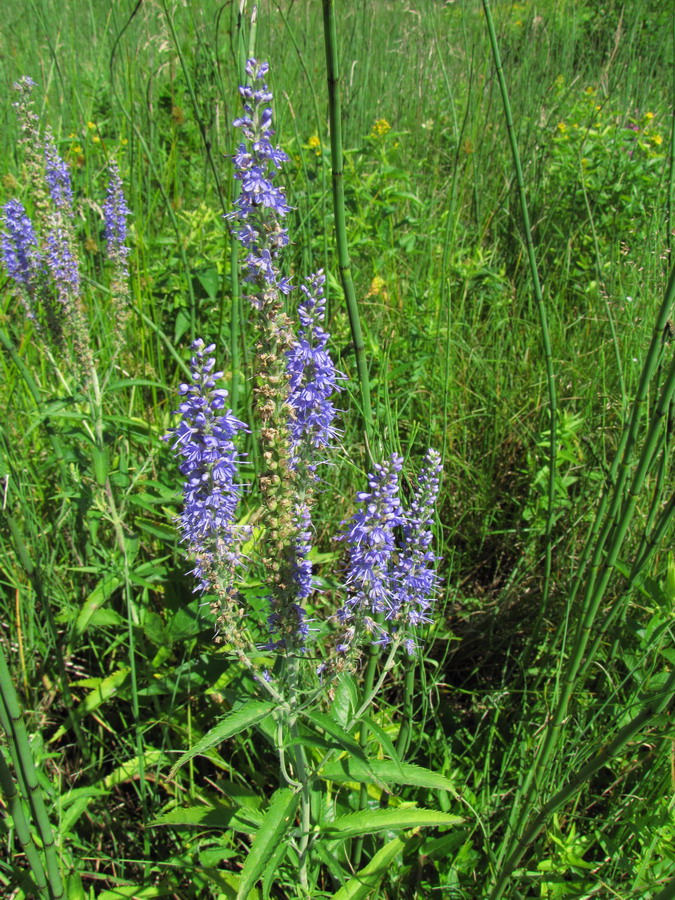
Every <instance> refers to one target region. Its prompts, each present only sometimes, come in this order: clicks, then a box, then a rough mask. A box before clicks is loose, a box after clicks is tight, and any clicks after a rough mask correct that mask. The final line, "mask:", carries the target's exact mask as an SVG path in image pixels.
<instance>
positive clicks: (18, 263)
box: [2, 200, 42, 315]
mask: <svg viewBox="0 0 675 900" xmlns="http://www.w3.org/2000/svg"><path fill="white" fill-rule="evenodd" d="M2 224H3V226H4V230H3V232H2V257H3V260H4V262H5V267H6V269H7V274H8V275H9V277H10V278H13V279H14V281H16V282H17V283H18V284H20V285H23V286H24V287H25V288H26V289H27V290H28V291H29V293H30V294H33V292H34V289H35V284H36V282H37V277H38V273H39V271H40V269H41V268H42V260H41V256H40V251H39V249H38V240H37V235H36V233H35V229H34V228H33V223H32V222H31V220H30V218H29V217H28V215H27V214H26V210H25V209H24V207H23V205H22V204H21V203H20V202H19V201H18V200H8V201H7V203H6V204H5V206H4V209H3V220H2ZM31 315H32V313H31Z"/></svg>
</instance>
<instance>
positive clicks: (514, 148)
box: [483, 0, 558, 640]
mask: <svg viewBox="0 0 675 900" xmlns="http://www.w3.org/2000/svg"><path fill="white" fill-rule="evenodd" d="M483 9H484V10H485V21H486V24H487V28H488V34H489V36H490V46H491V48H492V55H493V57H494V63H495V69H496V71H497V80H498V82H499V90H500V93H501V97H502V104H503V106H504V116H505V118H506V128H507V131H508V135H509V144H510V147H511V155H512V157H513V167H514V170H515V175H516V185H517V188H518V199H519V201H520V213H521V216H522V220H523V231H524V235H525V246H526V248H527V260H528V264H529V267H530V275H531V278H532V287H533V290H534V297H535V301H536V304H537V312H538V314H539V325H540V329H541V340H542V345H543V349H544V360H545V365H546V388H547V391H548V405H549V452H548V466H549V471H548V497H547V511H546V527H545V532H544V544H545V554H546V555H545V561H544V585H543V589H542V599H541V607H540V609H539V613H538V615H537V622H536V624H535V627H534V630H533V640H536V634H537V632H538V630H539V625H540V624H541V622H542V621H543V617H544V615H545V612H546V606H547V604H548V596H549V591H550V586H551V566H552V558H553V541H552V531H553V517H554V513H555V477H556V462H557V411H558V403H557V397H556V388H555V375H554V371H553V355H552V352H551V337H550V334H549V328H548V315H547V312H546V304H545V302H544V295H543V293H542V289H541V282H540V279H539V269H538V268H537V259H536V255H535V250H534V243H533V241H532V227H531V225H530V214H529V212H528V207H527V195H526V193H525V181H524V178H523V169H522V166H521V163H520V153H519V151H518V143H517V141H516V132H515V128H514V125H513V116H512V115H511V104H510V102H509V94H508V90H507V87H506V79H505V78H504V70H503V68H502V61H501V57H500V53H499V45H498V42H497V33H496V31H495V26H494V22H493V19H492V11H491V9H490V0H483Z"/></svg>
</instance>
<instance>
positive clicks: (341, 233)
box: [323, 0, 375, 459]
mask: <svg viewBox="0 0 675 900" xmlns="http://www.w3.org/2000/svg"><path fill="white" fill-rule="evenodd" d="M323 34H324V43H325V49H326V74H327V78H328V110H329V119H330V155H331V169H332V178H333V213H334V216H335V240H336V244H337V253H338V262H339V266H340V281H341V282H342V289H343V291H344V295H345V302H346V304H347V314H348V316H349V326H350V328H351V332H352V340H353V342H354V355H355V357H356V370H357V374H358V380H359V391H360V395H361V417H362V422H363V431H364V437H365V443H366V456H367V457H369V458H371V459H372V458H373V452H374V449H375V448H374V445H373V437H374V435H373V413H372V407H371V400H370V374H369V372H368V362H367V360H366V350H365V346H364V343H363V332H362V330H361V318H360V315H359V305H358V302H357V300H356V291H355V290H354V281H353V278H352V269H351V262H350V259H349V247H348V244H347V227H346V215H345V188H344V157H343V151H342V112H341V102H340V74H339V71H340V70H339V65H338V48H337V24H336V17H335V2H334V0H323Z"/></svg>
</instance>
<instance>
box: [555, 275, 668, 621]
mask: <svg viewBox="0 0 675 900" xmlns="http://www.w3.org/2000/svg"><path fill="white" fill-rule="evenodd" d="M674 303H675V266H674V267H673V268H672V270H671V273H670V278H669V279H668V286H667V288H666V293H665V296H664V298H663V303H662V304H661V308H660V309H659V312H658V315H657V317H656V321H655V322H654V329H653V331H652V337H651V341H650V344H649V349H648V350H647V355H646V357H645V361H644V364H643V366H642V372H641V373H640V381H639V383H638V387H637V391H636V393H635V398H634V400H633V403H632V405H631V411H630V417H629V419H628V422H626V424H625V426H624V429H623V432H622V434H621V439H620V441H619V445H618V447H617V450H616V454H615V456H614V459H613V461H612V465H611V466H610V469H609V472H608V474H607V483H606V486H605V488H604V490H603V493H602V496H601V498H600V502H599V504H598V509H597V512H596V514H595V519H594V520H593V524H592V526H591V528H590V530H589V532H588V537H587V538H586V542H585V544H584V548H583V551H582V553H581V557H580V559H579V562H578V564H577V568H576V572H575V574H574V578H573V581H572V587H571V590H570V595H569V600H568V606H569V607H570V608H571V607H572V605H573V604H574V602H575V600H576V598H577V595H578V593H579V590H580V588H581V586H582V584H584V579H585V578H586V572H587V568H588V565H589V562H590V563H591V565H592V566H594V567H595V568H596V569H597V565H598V562H599V560H600V559H601V557H602V554H603V552H604V549H605V545H606V544H607V541H608V539H609V538H610V535H611V534H612V532H613V529H614V526H615V523H616V520H617V516H618V514H619V510H620V508H621V503H622V499H623V497H624V490H625V486H626V483H627V480H628V477H629V475H630V466H631V460H632V457H633V453H634V452H635V447H636V443H637V436H638V429H639V427H640V423H641V421H642V417H643V415H644V409H645V405H646V403H647V395H648V391H649V385H650V383H651V381H652V378H653V377H654V374H655V373H656V371H657V367H658V365H659V360H660V359H661V356H662V353H663V335H664V331H665V329H666V327H667V324H668V319H669V317H670V315H671V311H672V308H673V304H674ZM608 506H609V512H608V511H607V509H608Z"/></svg>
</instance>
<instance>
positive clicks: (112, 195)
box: [103, 161, 129, 273]
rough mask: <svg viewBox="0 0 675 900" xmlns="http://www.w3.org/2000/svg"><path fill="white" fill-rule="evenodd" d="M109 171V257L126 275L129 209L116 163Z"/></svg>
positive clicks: (106, 209)
mask: <svg viewBox="0 0 675 900" xmlns="http://www.w3.org/2000/svg"><path fill="white" fill-rule="evenodd" d="M109 170H110V181H109V182H108V194H107V196H106V199H105V202H104V204H103V216H104V219H105V238H106V242H107V247H108V257H109V259H111V260H112V261H113V262H115V263H117V264H118V265H119V266H120V267H121V268H122V269H123V270H124V272H125V273H126V264H127V257H128V256H129V248H128V247H127V245H126V239H127V216H128V215H129V208H128V207H127V203H126V200H125V198H124V191H123V189H122V179H121V178H120V170H119V167H118V165H117V163H116V162H115V161H113V162H111V163H110V167H109Z"/></svg>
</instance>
